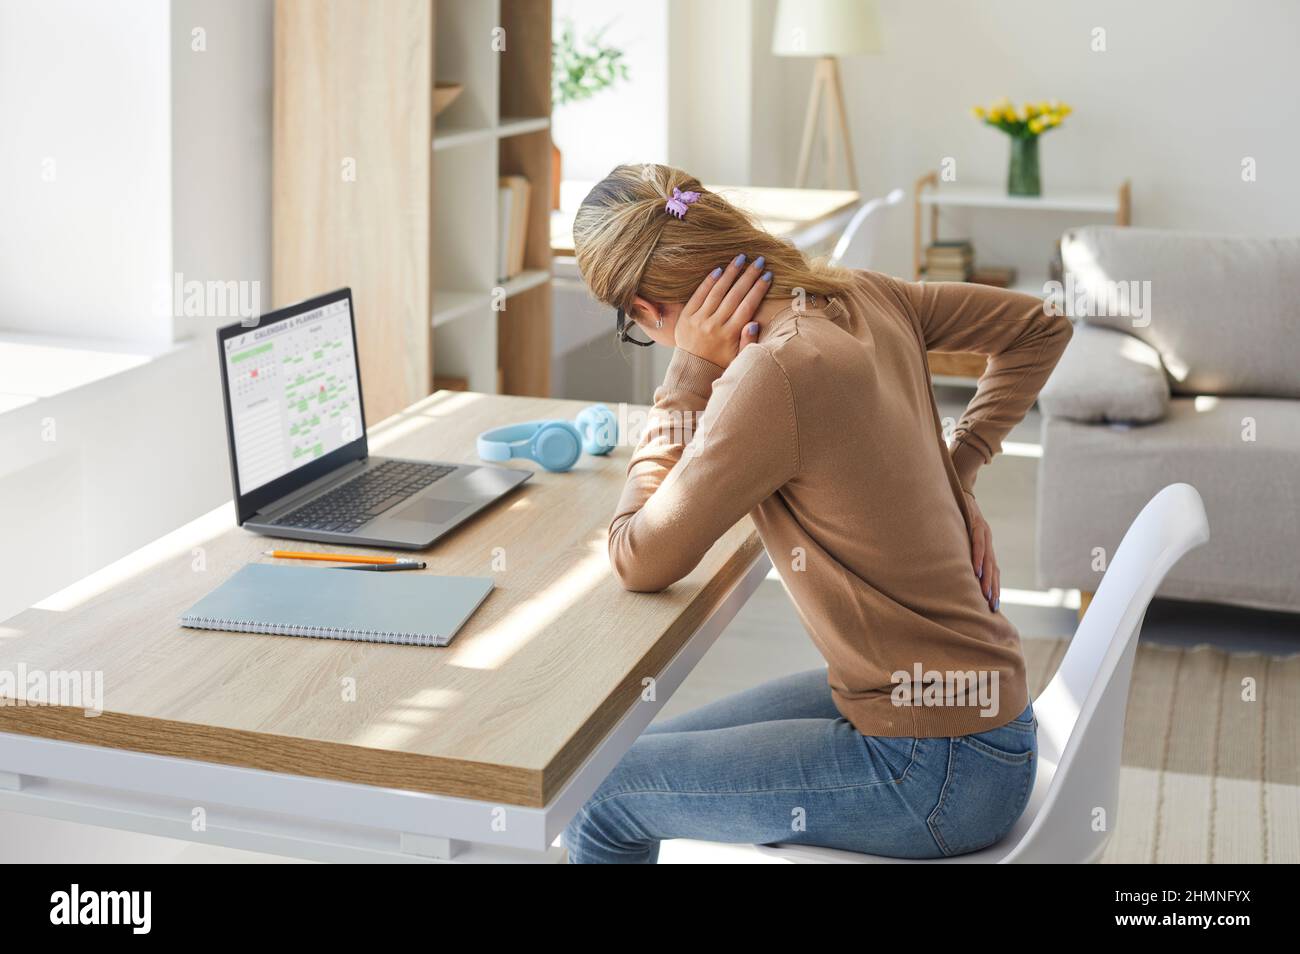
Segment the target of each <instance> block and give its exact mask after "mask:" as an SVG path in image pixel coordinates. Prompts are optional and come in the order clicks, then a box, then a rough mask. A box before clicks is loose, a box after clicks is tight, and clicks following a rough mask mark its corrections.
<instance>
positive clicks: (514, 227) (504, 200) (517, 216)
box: [497, 175, 532, 281]
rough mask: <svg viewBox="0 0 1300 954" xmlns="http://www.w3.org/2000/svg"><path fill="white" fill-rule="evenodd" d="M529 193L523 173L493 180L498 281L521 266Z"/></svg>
mask: <svg viewBox="0 0 1300 954" xmlns="http://www.w3.org/2000/svg"><path fill="white" fill-rule="evenodd" d="M531 194H532V185H531V183H529V181H528V180H527V179H526V178H524V177H523V176H517V175H510V176H502V177H501V178H500V180H499V181H498V183H497V212H498V215H499V222H498V231H497V277H498V278H499V279H500V280H501V281H506V280H508V279H510V278H513V277H514V276H516V275H518V274H519V273H520V272H522V271H523V270H524V246H525V244H526V241H527V238H528V203H529V198H530V196H531Z"/></svg>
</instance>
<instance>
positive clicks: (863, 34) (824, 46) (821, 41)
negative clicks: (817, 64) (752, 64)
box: [772, 0, 880, 56]
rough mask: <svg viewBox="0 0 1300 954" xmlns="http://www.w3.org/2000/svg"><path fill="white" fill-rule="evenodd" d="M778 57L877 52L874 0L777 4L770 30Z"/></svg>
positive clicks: (804, 0) (877, 21)
mask: <svg viewBox="0 0 1300 954" xmlns="http://www.w3.org/2000/svg"><path fill="white" fill-rule="evenodd" d="M772 52H773V53H775V54H776V55H777V56H852V55H853V54H855V53H879V52H880V16H879V14H878V13H877V11H876V2H875V0H780V2H779V3H778V4H777V8H776V26H775V28H774V29H773V30H772Z"/></svg>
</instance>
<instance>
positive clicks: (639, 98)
mask: <svg viewBox="0 0 1300 954" xmlns="http://www.w3.org/2000/svg"><path fill="white" fill-rule="evenodd" d="M552 17H553V22H554V24H555V27H556V32H557V33H558V32H559V27H560V24H561V22H562V21H563V20H564V19H565V18H566V17H571V18H572V19H573V21H574V25H575V27H576V33H577V36H578V40H579V42H580V43H582V44H583V45H584V46H585V40H586V38H587V36H588V34H589V33H591V32H593V31H595V30H599V29H601V28H602V27H606V28H607V29H605V32H604V35H603V42H605V43H607V44H609V45H611V46H614V47H616V48H618V49H620V50H622V51H623V53H624V62H625V63H626V64H627V68H628V80H627V82H620V83H619V84H618V85H617V86H614V87H611V88H610V89H608V90H605V91H602V92H600V93H598V94H596V95H595V96H593V97H592V98H591V99H589V100H586V101H585V102H581V103H574V104H572V105H570V106H564V107H559V108H556V109H555V110H554V111H553V115H552V127H551V134H552V137H553V138H554V140H555V143H556V145H557V146H558V147H559V148H560V150H561V151H562V153H563V156H564V158H563V169H564V178H566V179H584V180H597V179H602V178H604V177H605V175H606V174H608V172H609V171H610V170H611V169H613V168H614V166H616V165H618V164H620V163H624V162H666V161H667V160H668V58H667V55H666V50H667V49H668V4H667V0H656V2H652V3H645V2H634V0H555V2H554V4H553V6H552Z"/></svg>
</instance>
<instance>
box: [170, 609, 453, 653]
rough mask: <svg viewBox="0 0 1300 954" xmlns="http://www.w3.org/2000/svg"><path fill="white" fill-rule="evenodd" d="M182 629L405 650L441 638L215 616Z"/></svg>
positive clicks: (186, 622) (188, 621)
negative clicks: (341, 641) (380, 645)
mask: <svg viewBox="0 0 1300 954" xmlns="http://www.w3.org/2000/svg"><path fill="white" fill-rule="evenodd" d="M181 625H182V626H188V627H190V628H192V629H221V630H227V631H230V632H235V633H259V634H262V635H267V636H314V637H316V638H319V639H359V640H361V641H362V642H367V643H397V644H399V645H403V646H437V645H439V642H438V637H436V636H429V635H428V634H427V633H403V632H397V631H394V630H385V629H339V628H337V627H333V626H291V625H285V624H282V623H256V622H252V621H250V620H243V619H217V618H215V617H211V616H186V617H184V618H183V619H182V620H181Z"/></svg>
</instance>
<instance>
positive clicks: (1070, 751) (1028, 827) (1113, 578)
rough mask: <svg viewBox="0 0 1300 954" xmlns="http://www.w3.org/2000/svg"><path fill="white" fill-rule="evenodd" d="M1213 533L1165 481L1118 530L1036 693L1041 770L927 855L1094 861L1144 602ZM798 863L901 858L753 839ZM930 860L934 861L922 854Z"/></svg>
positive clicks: (1185, 493) (1199, 508)
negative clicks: (1029, 785) (984, 835)
mask: <svg viewBox="0 0 1300 954" xmlns="http://www.w3.org/2000/svg"><path fill="white" fill-rule="evenodd" d="M1209 538H1210V528H1209V524H1208V523H1207V522H1206V519H1205V507H1204V505H1203V504H1202V503H1201V495H1200V494H1199V493H1197V492H1196V489H1195V488H1194V487H1192V486H1190V485H1188V484H1171V485H1169V486H1168V487H1166V488H1165V489H1164V490H1162V491H1160V493H1158V494H1156V495H1155V496H1154V497H1153V498H1151V501H1150V502H1149V503H1148V504H1147V505H1146V506H1145V507H1143V508H1142V512H1141V513H1140V514H1138V516H1137V519H1136V520H1134V521H1133V523H1132V525H1131V526H1130V527H1129V528H1128V532H1127V533H1126V534H1124V539H1123V541H1122V542H1121V543H1120V545H1119V549H1118V550H1116V551H1115V556H1114V558H1113V559H1112V560H1111V561H1110V567H1109V569H1107V571H1106V575H1105V576H1104V577H1103V578H1102V581H1101V585H1100V586H1099V587H1098V589H1097V595H1096V596H1095V597H1093V600H1092V603H1091V604H1090V605H1089V606H1088V611H1087V613H1085V614H1084V617H1083V620H1082V622H1080V623H1079V628H1078V630H1077V631H1076V632H1075V634H1074V639H1073V640H1072V641H1071V643H1070V648H1069V650H1067V652H1066V654H1065V658H1064V659H1063V660H1061V667H1060V669H1058V670H1057V673H1056V675H1055V677H1053V679H1052V682H1051V684H1050V685H1049V686H1048V687H1047V689H1045V690H1044V691H1043V694H1042V695H1041V696H1039V697H1038V698H1037V699H1035V700H1034V714H1035V715H1037V716H1038V753H1039V762H1038V777H1037V779H1036V780H1035V783H1034V791H1033V793H1032V794H1031V795H1030V798H1029V804H1028V806H1027V807H1026V808H1025V811H1024V814H1022V815H1021V816H1020V820H1019V821H1017V822H1016V824H1015V826H1014V827H1013V828H1012V830H1011V833H1010V834H1008V835H1007V837H1006V838H1004V839H1002V841H1000V842H999V843H998V844H996V845H993V846H991V847H989V848H985V849H983V850H982V851H976V852H972V853H971V854H968V855H958V856H956V857H952V858H938V859H934V861H941V862H956V863H959V864H972V863H975V864H978V863H990V862H998V863H1022V864H1025V863H1057V864H1059V863H1072V862H1094V861H1097V860H1098V859H1099V858H1100V857H1101V853H1102V851H1103V850H1104V849H1105V847H1106V841H1107V839H1108V838H1109V837H1110V832H1111V831H1112V830H1113V829H1114V827H1115V820H1116V818H1115V816H1116V811H1117V807H1118V801H1119V766H1120V749H1121V748H1122V746H1123V743H1124V713H1125V709H1126V708H1127V705H1128V689H1129V677H1130V676H1131V675H1132V673H1133V656H1134V653H1135V652H1136V651H1137V643H1138V632H1139V630H1141V628H1142V619H1143V617H1144V616H1145V615H1146V611H1147V606H1148V605H1149V604H1150V602H1151V598H1152V597H1153V596H1154V595H1155V592H1156V588H1157V587H1158V586H1159V585H1160V582H1161V580H1163V579H1164V577H1165V574H1166V573H1168V572H1169V570H1170V569H1171V568H1172V567H1173V565H1174V564H1175V563H1177V562H1178V561H1179V560H1180V559H1181V558H1182V557H1183V555H1184V554H1185V553H1187V552H1188V551H1189V550H1191V549H1193V548H1194V547H1198V546H1200V545H1201V544H1202V543H1204V542H1205V541H1206V540H1208V539H1209ZM758 849H759V850H760V851H762V852H763V853H764V854H769V855H775V856H777V857H779V858H783V859H785V860H787V861H790V862H793V863H803V864H877V863H908V860H907V859H898V858H881V857H877V856H875V855H863V854H857V853H855V852H851V851H839V850H836V849H832V848H817V847H812V846H804V845H771V846H768V845H760V846H758ZM923 863H932V862H923Z"/></svg>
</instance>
